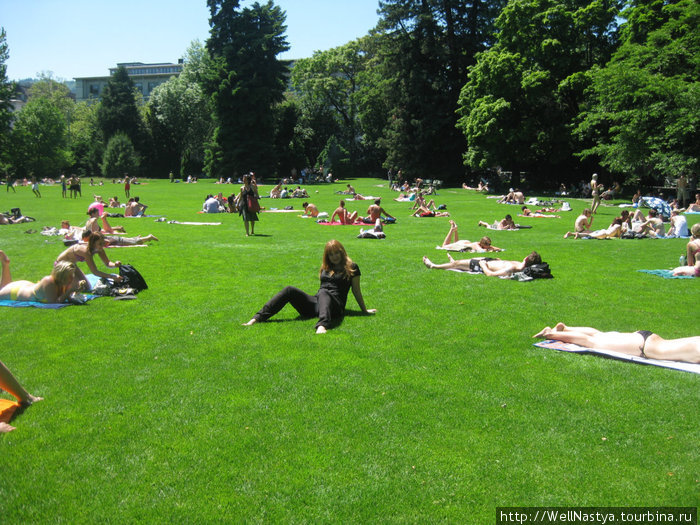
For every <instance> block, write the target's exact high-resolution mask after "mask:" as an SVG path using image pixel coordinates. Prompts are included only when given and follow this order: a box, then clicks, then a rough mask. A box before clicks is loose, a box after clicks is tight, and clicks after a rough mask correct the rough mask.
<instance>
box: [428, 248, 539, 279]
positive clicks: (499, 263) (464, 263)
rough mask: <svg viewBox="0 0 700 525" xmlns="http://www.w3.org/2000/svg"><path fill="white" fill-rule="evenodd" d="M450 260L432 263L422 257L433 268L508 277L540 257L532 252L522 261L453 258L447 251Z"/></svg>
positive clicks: (488, 258) (535, 261)
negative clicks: (443, 262)
mask: <svg viewBox="0 0 700 525" xmlns="http://www.w3.org/2000/svg"><path fill="white" fill-rule="evenodd" d="M447 258H448V259H449V260H450V262H448V263H445V264H434V263H433V262H432V261H431V260H430V259H428V258H427V257H423V264H425V265H426V266H427V267H428V268H432V269H434V270H461V271H464V272H477V273H483V274H484V275H487V276H489V277H510V276H511V275H513V274H514V273H515V272H522V271H523V270H524V269H525V268H527V267H528V266H532V265H533V264H541V263H542V257H540V254H538V253H537V252H532V253H531V254H530V255H528V256H527V257H525V258H524V259H523V260H522V261H503V260H501V259H493V258H491V257H474V258H473V259H453V258H452V256H451V255H450V254H449V253H448V254H447Z"/></svg>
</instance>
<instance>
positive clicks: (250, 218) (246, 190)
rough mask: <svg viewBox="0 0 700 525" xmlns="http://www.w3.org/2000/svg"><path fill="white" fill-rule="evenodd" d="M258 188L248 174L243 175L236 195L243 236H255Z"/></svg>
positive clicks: (258, 206) (258, 207)
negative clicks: (243, 227)
mask: <svg viewBox="0 0 700 525" xmlns="http://www.w3.org/2000/svg"><path fill="white" fill-rule="evenodd" d="M258 198H259V197H258V186H257V184H254V179H253V178H252V176H251V175H250V174H247V175H243V186H241V192H240V193H239V194H238V214H239V215H240V216H241V217H242V218H243V224H244V225H245V236H246V237H250V236H251V235H255V223H256V222H258V211H260V205H259V204H258Z"/></svg>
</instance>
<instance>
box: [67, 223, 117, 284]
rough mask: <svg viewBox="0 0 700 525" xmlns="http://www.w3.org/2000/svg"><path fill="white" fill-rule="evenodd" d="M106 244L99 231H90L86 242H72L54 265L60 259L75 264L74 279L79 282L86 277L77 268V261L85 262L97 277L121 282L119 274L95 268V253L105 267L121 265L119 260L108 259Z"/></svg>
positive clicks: (85, 279)
mask: <svg viewBox="0 0 700 525" xmlns="http://www.w3.org/2000/svg"><path fill="white" fill-rule="evenodd" d="M106 245H107V241H106V240H105V237H104V235H102V234H101V233H96V232H92V233H90V234H89V235H88V236H87V244H74V245H72V246H69V247H68V248H66V249H65V250H64V251H63V252H62V253H61V254H60V255H59V256H58V257H57V258H56V262H55V263H54V266H55V265H56V264H57V263H59V262H61V261H67V262H72V263H74V264H76V270H75V281H77V282H80V281H87V278H86V277H85V274H84V273H83V272H82V271H81V270H80V268H77V263H79V262H85V263H86V264H87V265H88V268H90V271H91V272H92V273H93V274H94V275H97V276H98V277H104V278H105V279H112V280H114V281H116V282H121V280H122V278H121V276H119V275H114V274H110V273H104V272H101V271H100V270H98V269H97V266H96V265H95V259H94V255H95V254H97V255H98V256H99V257H100V259H102V262H104V264H105V266H106V267H107V268H118V267H119V266H121V265H122V263H121V262H120V261H115V262H112V261H110V260H109V257H107V254H106V253H105V246H106Z"/></svg>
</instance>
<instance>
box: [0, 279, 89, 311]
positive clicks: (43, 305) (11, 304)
mask: <svg viewBox="0 0 700 525" xmlns="http://www.w3.org/2000/svg"><path fill="white" fill-rule="evenodd" d="M85 277H86V278H87V281H88V283H89V284H90V288H92V287H93V286H95V285H96V284H97V283H98V281H99V280H100V278H99V277H97V275H93V274H91V273H89V274H87V275H86V276H85ZM96 297H99V295H92V294H85V298H86V299H87V300H88V301H91V300H92V299H94V298H96ZM0 306H9V307H11V308H27V307H32V308H46V309H49V310H57V309H59V308H63V307H65V306H72V305H71V303H51V304H46V303H37V302H34V301H10V300H9V299H4V300H0Z"/></svg>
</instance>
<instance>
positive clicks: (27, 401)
mask: <svg viewBox="0 0 700 525" xmlns="http://www.w3.org/2000/svg"><path fill="white" fill-rule="evenodd" d="M43 400H44V398H43V397H38V396H33V395H31V394H27V399H25V400H23V401H20V402H19V403H20V405H22V406H24V407H28V406H29V405H32V404H34V403H37V402H39V401H43Z"/></svg>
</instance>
